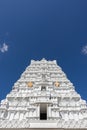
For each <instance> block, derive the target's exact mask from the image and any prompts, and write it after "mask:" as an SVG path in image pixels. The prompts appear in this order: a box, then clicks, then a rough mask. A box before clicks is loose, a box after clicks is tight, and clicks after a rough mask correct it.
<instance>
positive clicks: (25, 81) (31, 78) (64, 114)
mask: <svg viewBox="0 0 87 130" xmlns="http://www.w3.org/2000/svg"><path fill="white" fill-rule="evenodd" d="M7 128H9V129H14V130H19V129H20V128H21V130H25V129H26V128H27V129H31V130H34V129H36V128H37V129H40V130H41V129H43V128H45V129H46V130H48V129H52V130H54V129H57V130H60V129H61V130H65V129H67V130H70V129H75V130H76V129H82V130H83V129H87V104H86V101H85V100H82V99H81V97H80V95H79V94H78V93H77V92H76V91H75V88H74V86H73V84H72V83H71V82H70V80H68V79H67V76H66V74H65V73H64V72H63V71H62V69H61V68H60V67H59V66H58V65H57V63H56V60H54V61H47V60H45V59H42V60H41V61H34V60H32V61H31V64H30V65H29V66H28V67H27V68H26V70H25V71H24V72H23V74H22V75H21V77H20V78H19V80H18V81H17V82H16V83H15V84H14V86H13V87H12V90H11V92H10V93H9V94H8V95H7V96H6V99H4V100H2V101H1V103H0V129H7Z"/></svg>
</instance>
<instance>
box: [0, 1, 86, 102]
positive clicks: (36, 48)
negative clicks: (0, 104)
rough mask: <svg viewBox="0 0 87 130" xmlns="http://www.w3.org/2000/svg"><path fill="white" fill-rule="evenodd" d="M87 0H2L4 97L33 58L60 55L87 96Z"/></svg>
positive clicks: (0, 90)
mask: <svg viewBox="0 0 87 130" xmlns="http://www.w3.org/2000/svg"><path fill="white" fill-rule="evenodd" d="M86 6H87V0H0V100H1V99H4V98H5V97H6V95H7V93H9V92H10V91H11V89H12V86H13V84H14V83H15V82H16V81H17V80H18V79H19V77H20V75H21V73H22V72H23V71H24V70H25V68H26V67H27V66H28V65H29V63H30V60H31V59H34V60H41V59H42V58H43V57H44V58H46V59H47V60H54V59H56V60H57V62H58V64H59V65H60V66H61V67H62V69H63V71H64V72H65V73H66V74H67V77H68V78H69V79H70V80H71V82H72V83H73V84H74V86H75V89H76V91H77V92H78V93H79V94H80V95H81V97H82V98H83V99H86V100H87V7H86Z"/></svg>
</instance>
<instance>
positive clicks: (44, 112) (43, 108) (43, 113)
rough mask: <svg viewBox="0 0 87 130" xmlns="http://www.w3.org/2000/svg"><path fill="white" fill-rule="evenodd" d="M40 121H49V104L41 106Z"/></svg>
mask: <svg viewBox="0 0 87 130" xmlns="http://www.w3.org/2000/svg"><path fill="white" fill-rule="evenodd" d="M40 120H47V104H44V103H42V104H40Z"/></svg>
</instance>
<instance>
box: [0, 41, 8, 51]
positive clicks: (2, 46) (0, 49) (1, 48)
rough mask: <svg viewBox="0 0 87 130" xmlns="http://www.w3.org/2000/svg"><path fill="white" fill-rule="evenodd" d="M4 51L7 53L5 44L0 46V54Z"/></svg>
mask: <svg viewBox="0 0 87 130" xmlns="http://www.w3.org/2000/svg"><path fill="white" fill-rule="evenodd" d="M6 51H8V45H7V44H6V43H3V44H2V45H0V52H2V53H5V52H6Z"/></svg>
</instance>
